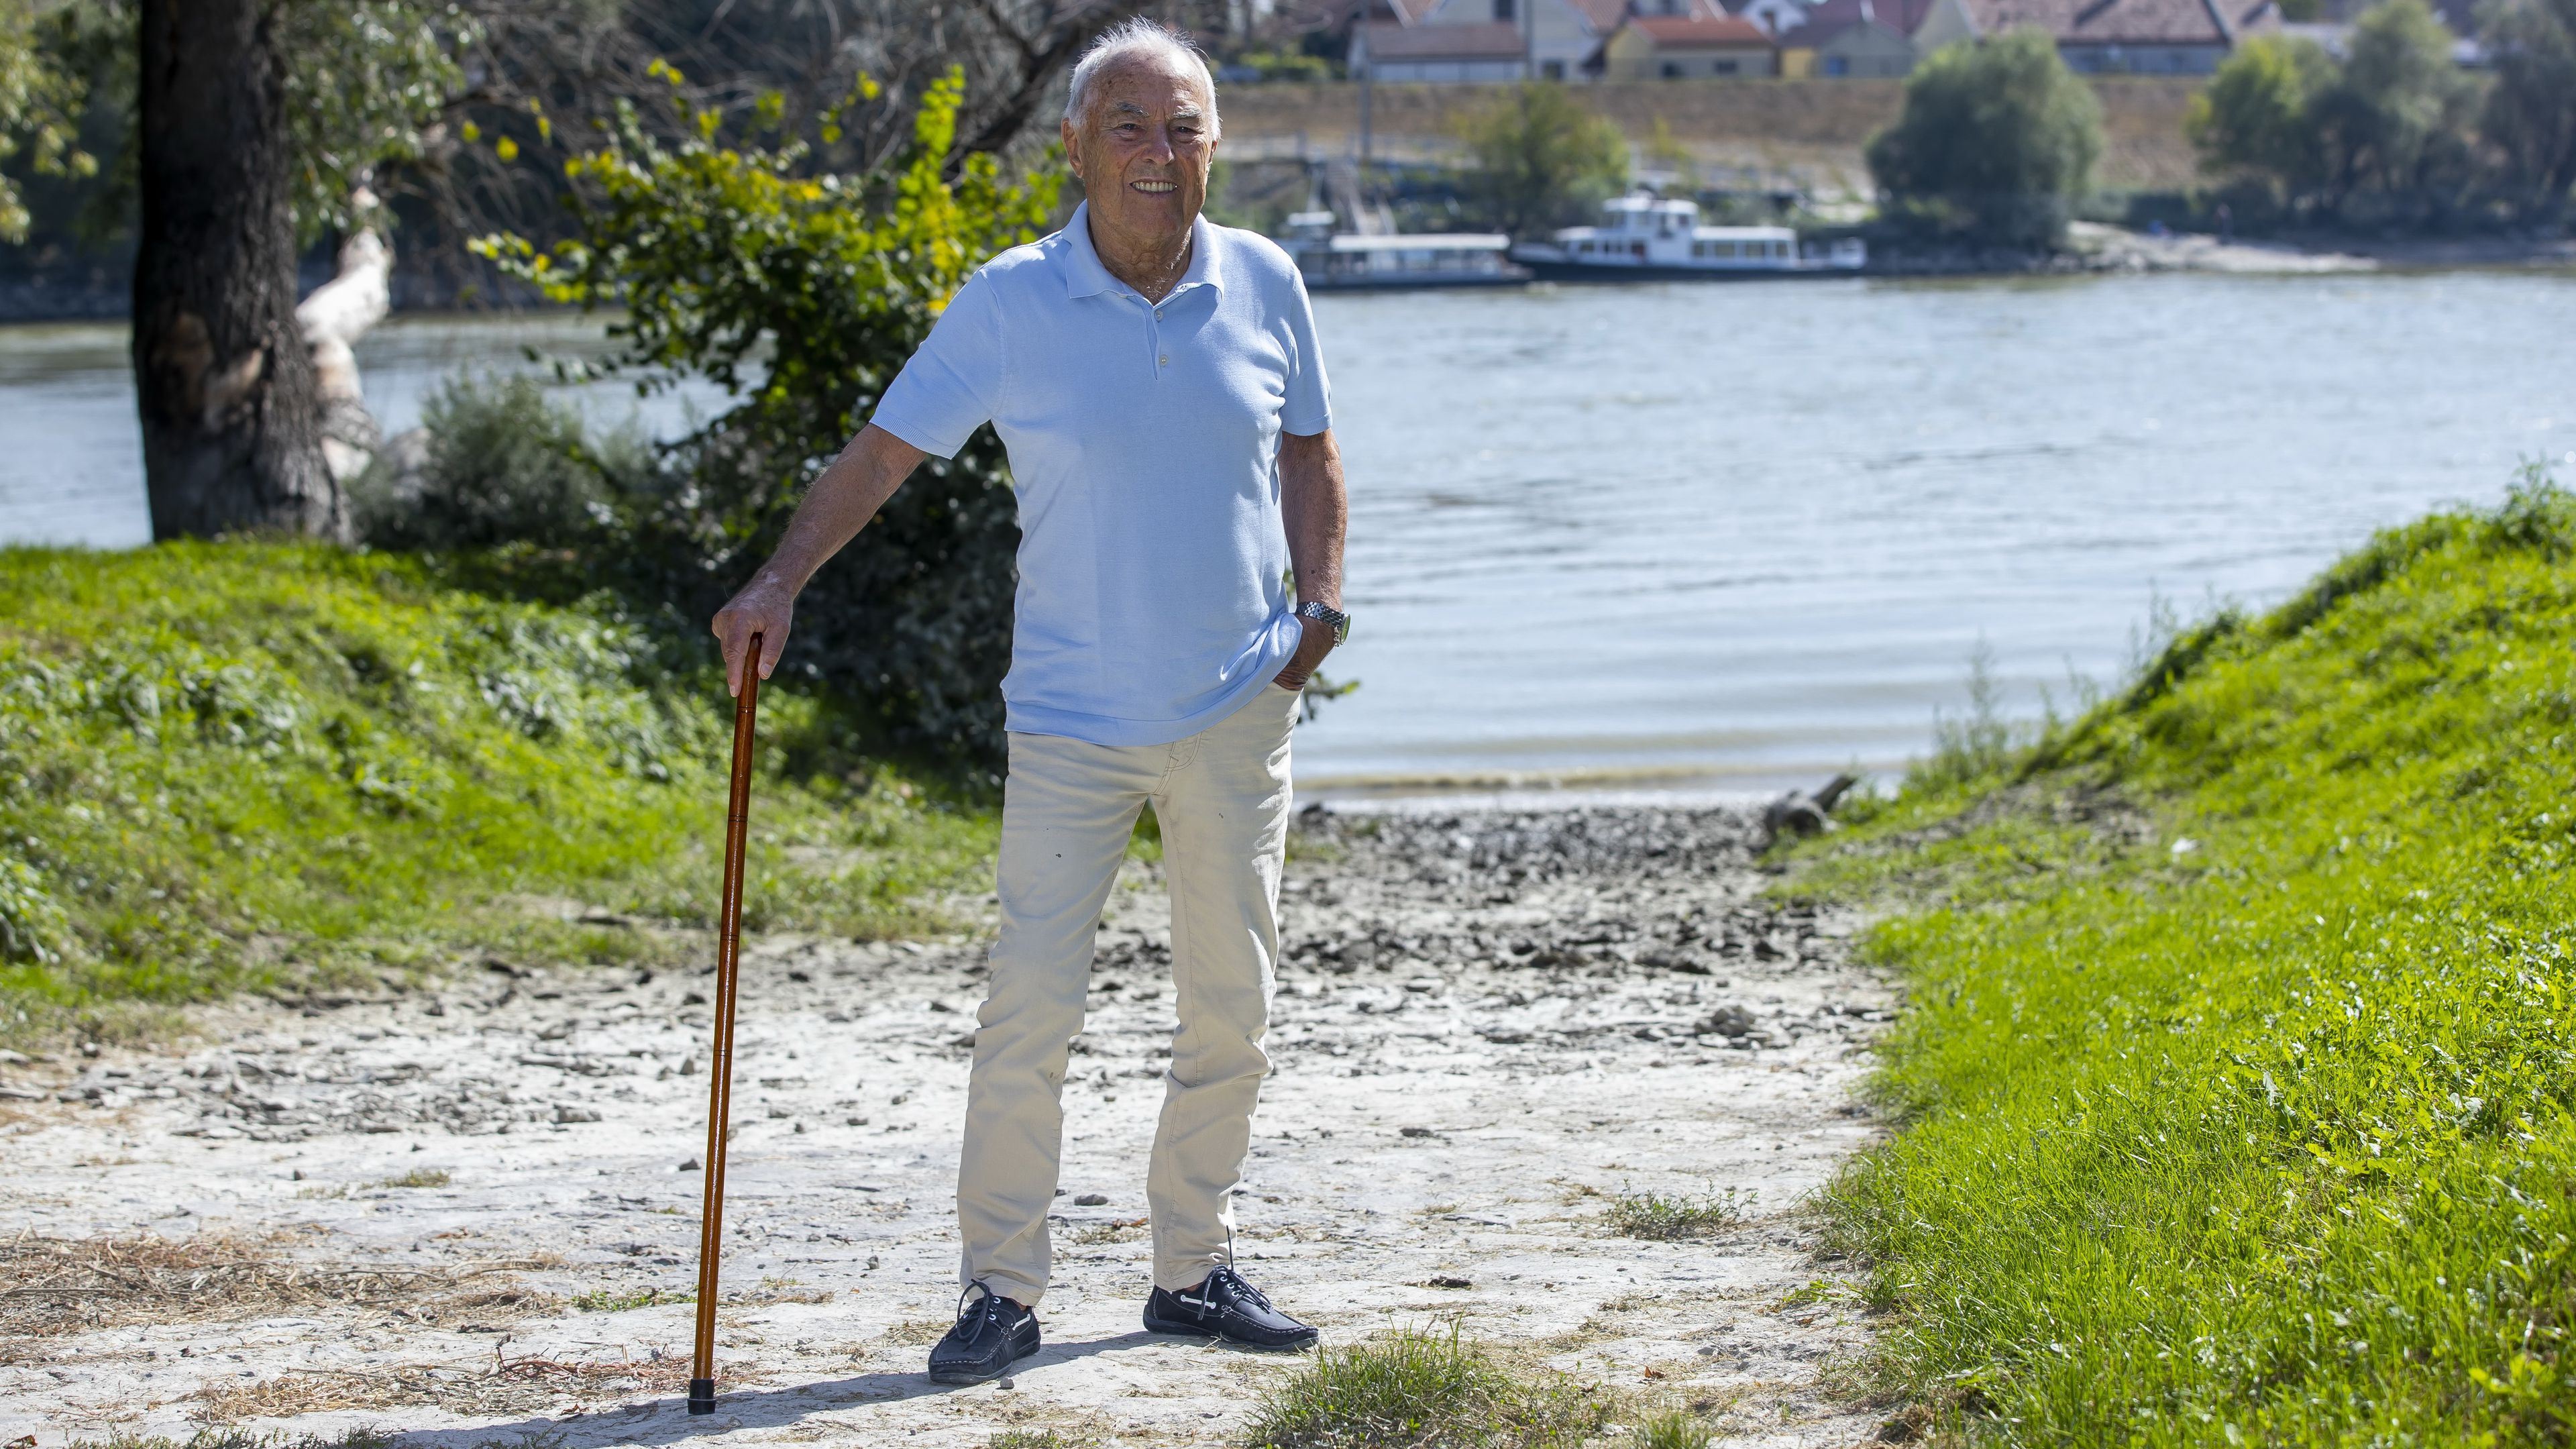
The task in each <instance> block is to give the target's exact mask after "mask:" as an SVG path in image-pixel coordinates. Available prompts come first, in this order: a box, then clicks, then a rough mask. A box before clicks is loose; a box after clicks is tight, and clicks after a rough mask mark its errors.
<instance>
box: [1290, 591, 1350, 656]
mask: <svg viewBox="0 0 2576 1449" xmlns="http://www.w3.org/2000/svg"><path fill="white" fill-rule="evenodd" d="M1297 617H1299V618H1301V619H1312V620H1314V621H1315V622H1316V623H1318V624H1321V625H1323V626H1324V627H1326V628H1328V629H1330V630H1332V631H1333V642H1334V643H1335V644H1337V645H1338V644H1344V643H1347V642H1349V640H1350V637H1351V616H1350V615H1348V614H1345V613H1343V612H1342V611H1341V610H1339V609H1336V608H1334V607H1333V606H1332V605H1330V604H1327V603H1325V602H1323V601H1322V600H1320V599H1309V600H1307V601H1306V602H1305V603H1302V604H1299V605H1298V606H1297Z"/></svg>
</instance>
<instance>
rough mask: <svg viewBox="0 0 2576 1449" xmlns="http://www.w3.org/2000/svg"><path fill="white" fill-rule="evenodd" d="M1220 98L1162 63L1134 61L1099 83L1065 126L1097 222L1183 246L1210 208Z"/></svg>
mask: <svg viewBox="0 0 2576 1449" xmlns="http://www.w3.org/2000/svg"><path fill="white" fill-rule="evenodd" d="M1215 111H1216V101H1215V98H1214V97H1213V96H1211V95H1209V94H1208V92H1207V88H1206V87H1205V86H1203V85H1201V84H1200V83H1199V78H1198V77H1197V76H1196V75H1195V74H1193V73H1191V72H1189V71H1186V70H1184V69H1182V68H1181V67H1179V66H1177V65H1175V64H1173V63H1172V62H1171V61H1170V60H1169V59H1167V58H1165V57H1161V56H1144V55H1140V56H1131V57H1128V58H1126V59H1124V60H1120V61H1118V62H1116V63H1115V64H1113V65H1111V66H1110V67H1108V68H1107V69H1106V70H1104V71H1102V72H1101V73H1100V74H1099V75H1097V76H1095V77H1093V79H1092V83H1091V94H1090V97H1089V103H1088V104H1087V105H1086V107H1085V108H1084V112H1083V114H1082V115H1080V116H1068V117H1066V118H1065V122H1064V149H1065V154H1066V155H1067V156H1068V157H1069V158H1071V160H1072V162H1073V173H1074V174H1075V175H1076V176H1079V177H1081V178H1082V185H1083V191H1084V194H1085V196H1086V197H1087V198H1088V199H1089V201H1090V203H1091V214H1092V215H1093V216H1094V217H1095V218H1097V219H1098V220H1100V221H1102V222H1105V223H1107V225H1108V227H1109V229H1110V230H1111V231H1113V232H1119V233H1124V234H1127V235H1130V236H1136V237H1140V238H1156V239H1162V240H1168V241H1172V242H1177V241H1178V240H1179V238H1180V237H1181V236H1182V235H1183V234H1185V233H1187V232H1188V231H1189V229H1190V224H1191V223H1192V222H1194V221H1196V220H1198V215H1199V208H1200V207H1201V206H1203V205H1205V204H1206V202H1207V180H1208V163H1209V162H1210V161H1212V160H1214V159H1215V157H1216V136H1215V126H1216V122H1215Z"/></svg>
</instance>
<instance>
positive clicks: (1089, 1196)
mask: <svg viewBox="0 0 2576 1449" xmlns="http://www.w3.org/2000/svg"><path fill="white" fill-rule="evenodd" d="M1073 1205H1074V1206H1075V1207H1107V1206H1109V1194H1107V1193H1105V1192H1086V1193H1084V1194H1083V1195H1082V1196H1080V1197H1078V1198H1075V1199H1074V1200H1073Z"/></svg>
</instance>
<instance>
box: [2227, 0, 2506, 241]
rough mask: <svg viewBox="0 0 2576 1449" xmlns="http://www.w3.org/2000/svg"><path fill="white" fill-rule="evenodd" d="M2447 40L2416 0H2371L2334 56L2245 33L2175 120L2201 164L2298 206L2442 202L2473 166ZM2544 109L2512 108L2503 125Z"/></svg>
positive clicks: (2456, 193)
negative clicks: (2257, 183)
mask: <svg viewBox="0 0 2576 1449" xmlns="http://www.w3.org/2000/svg"><path fill="white" fill-rule="evenodd" d="M2452 44H2453V38H2452V36H2451V33H2450V31H2449V30H2448V29H2447V28H2445V27H2444V26H2443V24H2442V22H2441V20H2440V19H2439V18H2437V17H2436V16H2435V15H2434V14H2433V12H2432V11H2431V10H2430V9H2429V8H2427V7H2426V6H2425V4H2424V3H2423V0H2383V3H2381V4H2378V5H2374V6H2372V7H2371V8H2370V10H2368V11H2367V12H2365V13H2364V14H2363V16H2362V17H2361V20H2360V22H2359V23H2358V24H2356V25H2355V26H2354V27H2353V33H2352V39H2351V43H2350V45H2349V46H2348V47H2347V51H2346V54H2345V56H2344V57H2343V58H2340V59H2338V58H2337V57H2335V56H2333V55H2331V54H2329V53H2327V51H2326V50H2325V48H2324V47H2322V46H2320V45H2318V44H2316V43H2315V42H2314V41H2310V40H2306V39H2281V38H2277V37H2263V38H2258V39H2255V40H2252V41H2249V42H2247V43H2246V45H2245V46H2244V48H2243V49H2241V50H2239V51H2237V53H2236V54H2235V55H2233V56H2230V57H2229V58H2228V60H2227V63H2226V64H2224V65H2222V66H2220V67H2219V69H2218V73H2217V74H2216V75H2215V76H2213V77H2212V78H2211V80H2210V83H2209V86H2208V88H2207V89H2205V90H2204V91H2202V92H2201V94H2199V95H2197V96H2194V97H2193V98H2192V103H2191V110H2190V112H2189V115H2188V117H2187V118H2186V121H2185V125H2186V127H2187V128H2188V130H2189V132H2190V135H2191V140H2192V144H2193V146H2194V147H2195V148H2197V149H2198V150H2199V152H2200V160H2201V166H2202V168H2203V169H2204V170H2207V171H2210V172H2213V173H2217V174H2220V175H2232V176H2237V177H2245V178H2252V179H2256V180H2259V181H2260V182H2262V183H2263V184H2264V185H2266V186H2268V187H2270V188H2271V189H2272V191H2273V194H2274V196H2275V198H2276V199H2277V200H2278V201H2279V202H2280V203H2281V204H2283V205H2286V206H2288V207H2290V208H2292V209H2293V210H2298V211H2308V212H2314V213H2318V214H2322V215H2326V216H2344V217H2346V218H2347V219H2353V218H2352V217H2351V216H2350V215H2349V213H2351V211H2352V209H2353V207H2354V205H2355V203H2356V201H2366V202H2367V206H2368V213H2369V214H2370V215H2373V216H2382V217H2384V216H2387V215H2392V214H2405V215H2412V216H2415V217H2417V218H2419V219H2420V218H2426V217H2430V216H2433V215H2436V214H2440V213H2443V212H2446V211H2448V210H2450V209H2452V208H2453V207H2455V206H2456V205H2457V204H2458V203H2459V202H2460V201H2461V200H2462V199H2463V198H2464V197H2466V196H2467V195H2468V193H2469V191H2470V189H2471V188H2472V186H2473V184H2474V183H2476V182H2477V170H2478V160H2477V155H2476V151H2477V143H2476V141H2475V139H2474V138H2473V136H2472V135H2471V131H2472V127H2471V114H2472V111H2473V109H2474V102H2475V100H2476V88H2475V86H2474V85H2472V83H2471V82H2470V81H2469V80H2468V79H2467V78H2466V77H2465V76H2463V75H2462V74H2461V73H2460V70H2459V67H2458V66H2457V65H2455V64H2454V63H2453V62H2452V59H2451V46H2452ZM2551 110H2552V106H2551V105H2550V104H2547V103H2544V104H2543V105H2541V106H2540V107H2539V108H2538V109H2536V110H2532V109H2524V110H2516V111H2514V112H2513V113H2512V115H2511V116H2510V117H2508V118H2507V119H2508V124H2509V123H2510V122H2511V121H2515V120H2519V119H2521V118H2522V117H2523V116H2525V115H2539V116H2544V117H2545V116H2547V115H2548V114H2549V113H2550V112H2551ZM2494 114H2497V115H2502V114H2503V113H2502V112H2497V113H2494ZM2542 124H2543V125H2544V127H2547V126H2550V125H2554V124H2556V123H2555V122H2554V121H2550V120H2545V119H2544V120H2543V122H2542ZM2543 149H2544V150H2546V149H2548V148H2547V147H2545V146H2544V148H2543ZM2548 169H2549V165H2548V163H2547V162H2545V161H2544V163H2543V170H2544V172H2545V171H2547V170H2548Z"/></svg>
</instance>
